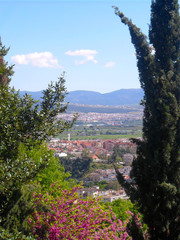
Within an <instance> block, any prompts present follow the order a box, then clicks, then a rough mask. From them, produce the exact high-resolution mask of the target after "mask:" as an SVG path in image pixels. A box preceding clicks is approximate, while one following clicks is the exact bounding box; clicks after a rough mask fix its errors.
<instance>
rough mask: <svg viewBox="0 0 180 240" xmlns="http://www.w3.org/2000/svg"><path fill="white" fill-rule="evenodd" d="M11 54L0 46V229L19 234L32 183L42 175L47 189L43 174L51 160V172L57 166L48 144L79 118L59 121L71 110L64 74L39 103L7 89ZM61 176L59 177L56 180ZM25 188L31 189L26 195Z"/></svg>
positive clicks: (12, 89) (27, 211)
mask: <svg viewBox="0 0 180 240" xmlns="http://www.w3.org/2000/svg"><path fill="white" fill-rule="evenodd" d="M8 50H9V49H5V47H4V46H2V43H1V42H0V225H1V226H3V227H5V228H7V229H9V230H10V231H14V232H15V231H16V232H18V231H19V230H21V225H23V221H24V219H25V218H26V215H28V213H29V212H30V210H29V209H30V208H31V204H30V198H31V197H30V196H31V195H28V194H29V193H31V190H30V189H31V188H33V187H32V186H33V185H29V184H30V182H31V180H33V179H34V178H35V177H36V176H37V174H38V173H42V182H44V183H43V184H44V185H46V186H47V185H48V184H50V183H51V181H52V180H50V179H48V177H50V175H49V176H47V177H46V178H45V177H44V176H43V172H42V170H43V169H44V168H45V167H46V166H48V163H49V161H50V160H51V168H53V161H54V164H56V163H55V159H54V157H53V152H52V151H50V150H48V148H47V145H46V144H45V142H46V141H47V140H48V139H49V138H50V137H52V136H56V135H57V134H60V133H61V132H63V131H64V130H65V129H68V128H70V127H71V126H72V125H73V123H74V121H75V120H76V116H74V118H73V120H72V121H71V122H69V121H63V120H62V119H61V118H60V114H61V113H62V112H64V111H66V109H67V106H68V104H67V103H66V102H65V96H66V94H67V92H66V88H65V79H64V74H62V75H61V77H60V78H59V79H58V81H57V82H55V83H51V84H49V86H48V88H47V89H46V90H44V91H43V97H42V101H41V102H40V103H38V102H37V101H35V100H34V99H33V98H32V97H31V96H29V95H27V94H25V95H24V96H23V97H20V95H19V92H17V91H15V89H14V88H10V87H8V82H9V81H10V76H11V75H12V73H13V72H12V66H10V67H8V66H7V63H4V60H3V57H4V56H5V55H6V54H7V53H8ZM51 170H52V169H51ZM60 171H61V173H62V172H63V169H62V168H61V167H60ZM48 173H49V174H50V169H49V170H48V171H47V174H48ZM59 176H60V174H59V175H58V174H57V173H56V175H55V176H54V179H56V178H58V177H59ZM61 179H62V178H61ZM27 184H28V185H27ZM25 186H29V188H30V189H29V190H28V191H29V192H28V191H27V194H25V195H24V193H25V192H26V191H25V192H24V190H23V189H24V188H25ZM27 196H28V197H27ZM23 206H24V207H25V209H23Z"/></svg>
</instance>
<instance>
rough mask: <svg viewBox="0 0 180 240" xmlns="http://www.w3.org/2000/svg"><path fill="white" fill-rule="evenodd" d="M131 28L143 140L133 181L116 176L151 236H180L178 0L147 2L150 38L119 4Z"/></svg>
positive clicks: (179, 21) (133, 169)
mask: <svg viewBox="0 0 180 240" xmlns="http://www.w3.org/2000/svg"><path fill="white" fill-rule="evenodd" d="M114 8H115V13H116V14H117V15H118V16H119V17H120V19H121V21H122V22H123V23H124V24H126V25H127V26H128V28H129V31H130V35H131V39H132V43H133V45H134V47H135V50H136V57H137V66H138V70H139V79H140V83H141V87H142V88H143V90H144V99H143V101H142V104H143V105H144V117H143V139H142V140H134V141H135V142H136V143H137V157H136V159H134V161H133V164H132V171H131V178H132V183H131V184H129V183H127V182H126V181H125V180H124V179H123V176H122V175H121V174H120V173H119V171H118V170H117V168H116V173H117V177H118V180H119V182H120V184H121V185H123V186H124V188H125V189H126V191H127V193H128V194H129V196H130V198H131V200H132V201H136V202H138V204H139V206H140V210H141V212H142V213H143V214H144V220H145V222H146V223H147V224H148V226H149V228H150V234H151V239H153V240H155V239H156V240H160V239H161V240H166V239H168V240H176V239H180V16H179V5H178V0H156V1H152V5H151V24H150V29H149V41H148V39H147V37H146V36H145V35H144V34H143V33H142V32H141V30H140V29H139V28H137V27H136V26H135V25H134V24H133V23H132V21H131V20H129V19H128V18H126V17H125V16H124V14H123V13H122V12H120V11H119V9H118V8H117V7H114Z"/></svg>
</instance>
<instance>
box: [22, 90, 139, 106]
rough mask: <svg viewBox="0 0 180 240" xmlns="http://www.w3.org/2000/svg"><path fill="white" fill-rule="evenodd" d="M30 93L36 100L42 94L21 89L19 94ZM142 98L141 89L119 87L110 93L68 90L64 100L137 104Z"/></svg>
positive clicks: (114, 104)
mask: <svg viewBox="0 0 180 240" xmlns="http://www.w3.org/2000/svg"><path fill="white" fill-rule="evenodd" d="M24 93H28V94H31V95H32V97H33V98H34V99H36V100H38V99H40V98H41V96H42V91H39V92H30V91H21V92H20V94H21V95H23V94H24ZM142 98H143V91H142V89H120V90H117V91H113V92H110V93H104V94H102V93H99V92H94V91H84V90H77V91H72V92H69V94H68V95H67V98H66V100H67V101H68V102H70V103H71V104H85V105H109V106H117V105H136V104H139V103H140V101H141V99H142Z"/></svg>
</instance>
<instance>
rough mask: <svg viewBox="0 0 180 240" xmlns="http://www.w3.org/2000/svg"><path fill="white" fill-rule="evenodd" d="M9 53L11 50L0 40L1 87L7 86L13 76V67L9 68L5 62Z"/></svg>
mask: <svg viewBox="0 0 180 240" xmlns="http://www.w3.org/2000/svg"><path fill="white" fill-rule="evenodd" d="M8 52H9V48H6V47H5V46H3V45H2V42H1V38H0V85H2V86H7V85H8V84H9V82H10V81H11V76H12V75H13V73H14V72H13V70H12V69H13V65H11V66H8V63H7V62H5V61H4V56H6V55H7V53H8Z"/></svg>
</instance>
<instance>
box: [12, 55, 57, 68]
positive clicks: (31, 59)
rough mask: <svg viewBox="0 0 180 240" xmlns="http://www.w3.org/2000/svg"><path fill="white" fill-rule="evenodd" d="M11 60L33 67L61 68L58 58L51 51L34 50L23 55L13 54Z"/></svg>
mask: <svg viewBox="0 0 180 240" xmlns="http://www.w3.org/2000/svg"><path fill="white" fill-rule="evenodd" d="M11 60H12V61H13V62H14V63H16V64H20V65H28V64H31V65H32V66H34V67H40V68H43V67H44V68H62V67H61V66H60V65H59V63H58V59H57V58H55V57H54V56H53V54H52V53H51V52H40V53H38V52H35V53H29V54H24V55H15V56H12V57H11Z"/></svg>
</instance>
